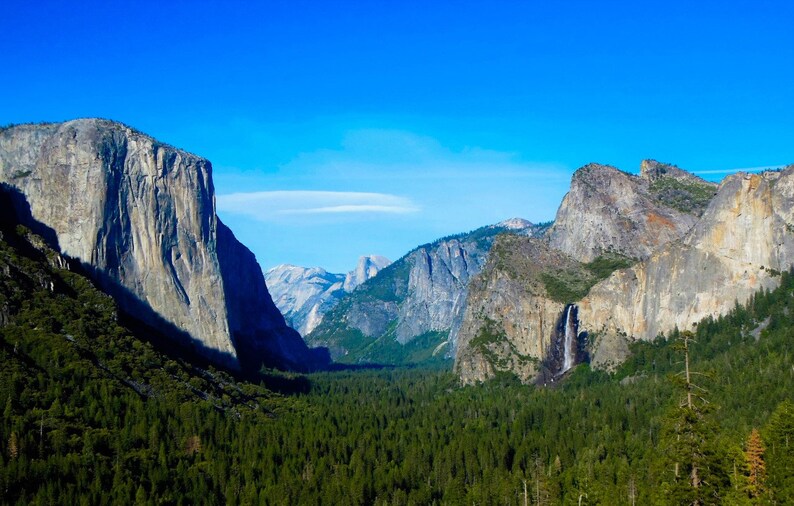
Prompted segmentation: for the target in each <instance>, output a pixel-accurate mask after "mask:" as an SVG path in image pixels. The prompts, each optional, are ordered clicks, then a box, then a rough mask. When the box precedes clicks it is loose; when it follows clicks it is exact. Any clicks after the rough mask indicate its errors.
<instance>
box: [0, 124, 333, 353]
mask: <svg viewBox="0 0 794 506" xmlns="http://www.w3.org/2000/svg"><path fill="white" fill-rule="evenodd" d="M0 182H3V183H5V184H7V185H8V186H9V188H11V189H12V190H13V191H14V193H15V194H16V195H17V197H18V198H17V199H16V202H15V205H16V206H17V208H18V212H19V213H21V215H27V216H28V221H29V223H26V224H28V225H30V226H31V228H33V229H34V231H37V232H40V233H41V235H43V236H44V237H46V238H47V239H48V240H49V241H50V242H52V243H53V245H54V246H55V247H56V249H57V250H59V251H60V252H61V253H62V254H63V255H65V256H66V257H69V258H71V259H73V260H75V261H77V262H79V263H80V264H82V266H83V268H84V269H85V270H86V271H87V272H88V273H89V274H90V275H91V277H92V278H93V279H94V281H95V282H96V283H97V284H98V285H99V286H100V287H101V288H102V289H103V290H105V291H106V292H108V293H110V294H111V295H112V296H113V297H114V298H115V299H116V300H117V301H118V303H119V305H120V308H121V309H122V310H123V311H124V312H125V313H127V314H129V315H131V316H132V317H134V318H136V319H138V320H139V321H141V322H143V323H145V324H147V325H149V326H150V327H152V328H154V329H156V330H158V331H159V332H160V333H161V334H162V335H164V336H167V337H168V338H170V339H175V340H177V341H179V342H181V343H182V344H186V345H189V346H191V347H193V348H195V350H196V351H198V352H199V353H201V354H203V355H205V356H207V357H209V358H210V359H212V360H214V361H215V362H217V363H220V364H223V365H226V366H229V367H239V366H240V358H241V353H240V352H241V350H243V349H244V350H246V353H245V355H246V358H247V359H250V360H251V361H253V362H259V361H260V358H261V360H262V361H264V362H265V363H266V364H268V365H274V366H282V367H288V368H297V369H304V368H309V367H312V366H314V365H316V364H318V363H319V362H322V360H323V359H322V357H321V356H319V354H314V353H312V352H311V351H310V350H309V349H308V348H307V347H306V346H305V344H304V343H303V342H302V340H301V339H300V336H299V335H298V334H297V333H296V332H294V331H293V330H292V329H290V328H289V327H287V325H286V324H285V322H284V319H283V317H282V316H281V314H280V313H279V312H278V310H277V309H276V307H275V306H274V305H273V302H272V300H271V298H270V295H269V294H268V292H267V288H266V287H265V284H264V278H263V276H262V272H261V269H260V268H259V265H258V264H257V263H256V260H255V259H254V256H253V254H252V253H251V252H250V251H248V249H247V248H245V246H243V245H242V244H240V243H239V242H238V241H237V240H236V239H235V237H234V235H233V234H232V232H231V231H230V230H229V229H228V228H227V227H225V226H224V225H223V224H222V223H221V222H220V220H219V219H218V218H217V216H216V214H215V197H214V188H213V184H212V177H211V165H210V163H209V162H208V161H207V160H205V159H202V158H200V157H197V156H194V155H192V154H189V153H186V152H184V151H181V150H178V149H175V148H173V147H170V146H167V145H165V144H162V143H159V142H158V141H156V140H154V139H152V138H151V137H149V136H147V135H144V134H142V133H140V132H137V131H135V130H133V129H131V128H128V127H126V126H124V125H121V124H119V123H115V122H111V121H107V120H99V119H85V120H75V121H69V122H66V123H58V124H39V125H19V126H14V127H10V128H6V129H3V130H2V131H1V132H0ZM252 365H254V366H256V365H255V364H252Z"/></svg>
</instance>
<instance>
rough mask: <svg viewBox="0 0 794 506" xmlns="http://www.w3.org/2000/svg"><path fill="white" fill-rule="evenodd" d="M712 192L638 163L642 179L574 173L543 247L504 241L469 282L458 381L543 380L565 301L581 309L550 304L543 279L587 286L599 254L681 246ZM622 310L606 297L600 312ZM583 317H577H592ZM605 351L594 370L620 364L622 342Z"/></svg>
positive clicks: (640, 253)
mask: <svg viewBox="0 0 794 506" xmlns="http://www.w3.org/2000/svg"><path fill="white" fill-rule="evenodd" d="M715 191H716V185H714V184H713V183H709V182H706V181H704V180H702V179H700V178H698V177H697V176H694V175H692V174H689V173H687V172H685V171H683V170H681V169H678V168H677V167H674V166H672V165H668V164H662V163H659V162H656V161H653V160H646V161H643V162H642V164H641V167H640V175H639V176H634V175H631V174H627V173H624V172H621V171H619V170H618V169H616V168H614V167H609V166H605V165H598V164H590V165H587V166H585V167H582V168H581V169H579V170H577V171H576V173H575V174H574V176H573V178H572V181H571V189H570V191H569V192H568V194H567V195H566V196H565V198H564V199H563V202H562V204H561V205H560V208H559V210H558V212H557V218H556V220H555V222H554V224H553V225H552V227H551V228H550V229H549V231H548V233H547V235H546V238H545V242H543V241H539V240H533V239H520V238H502V239H501V240H499V241H497V243H496V244H495V245H494V247H493V249H492V251H491V255H490V257H489V260H488V264H487V265H486V267H485V268H484V269H483V272H482V274H481V275H480V276H479V277H478V278H476V279H475V280H474V281H472V283H471V286H470V289H469V294H468V301H467V304H466V306H467V309H466V314H465V316H464V318H463V324H462V326H461V330H460V333H459V336H458V339H459V342H458V349H457V354H456V364H455V368H456V371H457V372H458V374H459V375H460V377H461V379H462V381H463V382H464V383H473V382H479V381H483V380H486V379H488V378H490V377H493V375H494V374H496V373H497V372H499V371H509V372H513V373H515V374H517V375H518V376H519V378H521V379H522V381H527V382H528V381H532V380H534V379H535V378H536V377H537V375H538V374H539V373H543V374H544V375H546V374H547V373H548V371H546V369H547V367H546V365H548V364H546V363H545V362H547V361H548V359H549V358H550V350H551V346H552V344H553V343H554V340H555V339H556V338H557V337H558V336H557V334H559V330H558V329H556V326H557V322H558V321H559V319H560V317H561V314H562V312H563V311H564V309H565V303H564V302H567V303H576V302H577V301H576V300H567V301H562V300H560V296H559V295H557V296H556V297H552V296H551V295H550V294H549V293H548V291H547V286H546V285H545V283H544V282H543V280H544V277H546V278H547V279H548V278H556V279H565V278H566V277H568V278H572V279H576V280H583V279H587V278H588V277H589V278H592V276H593V273H592V272H591V271H590V270H589V269H588V268H587V266H586V265H585V263H587V262H592V261H593V260H595V259H597V258H598V257H599V256H602V255H607V256H608V257H614V256H615V254H617V255H622V256H625V257H630V258H634V259H642V258H648V257H649V256H650V255H652V254H653V252H654V251H656V250H658V249H659V248H661V247H663V246H664V245H667V244H674V243H676V242H677V241H679V240H681V238H682V237H684V236H685V234H686V233H687V232H688V231H689V230H690V229H691V228H692V227H693V225H694V224H695V223H696V222H697V221H698V216H699V215H700V214H702V213H703V208H704V207H705V205H706V203H707V202H708V201H709V200H711V199H712V198H713V196H714V193H715ZM614 290H615V291H616V292H620V290H621V286H620V285H619V284H616V285H615V286H614ZM578 297H580V295H579V296H577V298H578ZM731 302H732V299H731ZM620 303H621V302H620V301H618V300H611V301H608V300H606V299H605V300H604V301H603V303H602V304H601V306H599V310H601V311H604V312H609V311H613V310H615V309H614V307H615V305H618V304H620ZM582 313H583V312H582V311H579V319H582V318H587V317H590V316H589V315H590V313H587V312H584V313H585V315H583V314H582ZM580 330H581V331H587V330H591V331H592V330H594V329H593V327H592V326H588V327H581V326H580ZM487 336H491V337H490V338H486V337H487ZM555 336H557V337H555ZM609 344H610V345H609V346H606V345H605V346H602V347H600V348H599V349H600V351H601V353H597V354H596V355H595V357H594V361H595V362H597V363H601V362H603V363H607V362H610V361H611V360H613V359H614V361H617V360H618V359H619V358H620V357H618V355H621V356H625V355H623V354H624V353H625V351H626V350H627V347H626V346H625V342H622V341H614V342H610V343H609ZM599 361H600V362H599Z"/></svg>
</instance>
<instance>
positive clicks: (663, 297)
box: [579, 166, 794, 367]
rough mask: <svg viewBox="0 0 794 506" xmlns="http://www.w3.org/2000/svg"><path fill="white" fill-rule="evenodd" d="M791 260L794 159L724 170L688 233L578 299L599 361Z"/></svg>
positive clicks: (732, 300) (725, 304)
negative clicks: (768, 168)
mask: <svg viewBox="0 0 794 506" xmlns="http://www.w3.org/2000/svg"><path fill="white" fill-rule="evenodd" d="M792 265H794V166H789V167H788V168H787V169H785V170H783V171H782V172H766V173H763V174H742V173H740V174H735V175H732V176H729V177H727V178H726V179H725V180H724V181H723V182H722V184H721V185H720V187H719V191H718V193H717V195H716V197H715V198H714V199H713V200H712V201H711V203H710V205H709V206H708V207H707V208H706V210H705V212H704V213H703V216H702V218H701V219H700V221H698V223H697V224H696V225H695V226H694V227H693V228H692V230H691V231H690V232H689V233H688V234H687V235H686V236H685V237H684V238H683V240H681V241H679V242H676V243H671V244H669V245H667V246H665V247H663V248H661V249H660V250H659V251H657V252H655V253H654V254H652V255H651V256H650V257H649V258H648V259H647V260H645V261H643V262H640V263H638V264H636V265H634V266H632V267H631V268H628V269H625V270H620V271H617V272H615V273H614V274H613V275H612V276H610V277H609V278H608V279H606V280H604V281H603V282H601V283H599V284H597V285H596V286H594V287H593V289H592V290H591V291H590V293H589V294H588V295H587V296H586V297H585V298H584V299H583V300H582V301H581V302H580V311H579V318H580V322H581V326H582V328H583V329H586V330H587V331H588V332H590V333H591V334H595V335H597V336H598V339H597V341H596V346H595V348H594V357H593V358H594V363H595V365H597V366H601V367H610V366H612V365H614V364H615V363H616V362H618V361H619V360H620V359H621V358H622V355H623V354H625V352H626V346H625V340H626V339H629V340H631V339H646V340H648V339H654V338H655V337H656V336H657V335H659V334H662V333H666V332H669V331H671V330H673V329H674V328H679V329H684V328H689V327H690V326H691V325H692V324H693V323H695V322H697V321H699V320H701V319H702V318H704V317H706V316H710V315H711V316H717V315H721V314H725V313H727V312H728V311H729V310H730V309H731V308H733V307H734V305H735V304H736V303H737V302H738V303H739V304H743V303H745V302H746V301H747V300H748V299H749V297H750V296H751V295H752V294H753V293H754V292H756V291H758V290H759V289H762V288H765V289H772V288H774V287H776V286H778V284H779V280H780V277H779V276H780V272H781V271H785V270H788V269H790V268H791V267H792Z"/></svg>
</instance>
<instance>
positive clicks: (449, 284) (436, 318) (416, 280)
mask: <svg viewBox="0 0 794 506" xmlns="http://www.w3.org/2000/svg"><path fill="white" fill-rule="evenodd" d="M486 254H487V249H486V248H483V247H482V246H481V245H478V244H477V243H476V242H469V241H465V240H460V239H449V240H443V241H439V242H438V243H436V244H433V245H428V246H422V247H420V248H417V249H416V250H414V251H412V252H411V253H409V254H408V255H406V256H405V257H403V258H401V259H400V260H398V261H397V262H396V263H395V264H393V266H394V269H393V270H392V271H391V272H389V273H388V275H389V279H384V280H380V281H381V282H385V283H386V284H387V285H388V287H387V289H386V292H385V293H386V295H387V297H385V298H377V297H372V296H371V295H370V294H369V293H368V292H367V290H366V288H367V285H366V284H365V285H363V286H362V287H361V289H360V290H356V291H354V292H353V293H351V294H350V295H349V296H348V298H349V302H350V304H349V306H346V308H345V311H344V313H343V314H339V315H332V319H333V320H334V322H329V323H330V325H331V326H330V327H329V328H328V329H326V328H324V327H323V326H320V327H319V328H318V329H317V330H318V332H316V333H315V334H313V335H312V336H311V339H312V342H313V343H316V344H322V345H327V346H329V347H330V348H331V349H332V350H334V349H338V347H337V346H336V343H334V342H331V341H328V342H326V341H324V340H323V339H325V338H324V336H325V335H326V331H327V334H329V335H330V334H332V332H333V329H334V328H336V327H337V326H338V325H339V324H340V323H341V324H342V325H346V326H348V327H349V328H351V329H355V330H357V331H360V332H361V333H362V334H363V335H364V336H365V337H368V338H373V339H375V338H379V337H381V336H383V335H384V334H386V333H387V332H390V333H391V334H390V336H389V338H390V339H394V340H396V341H397V342H398V343H400V344H405V343H408V342H410V341H411V340H412V339H414V338H415V337H417V336H420V335H422V334H424V333H426V332H432V331H441V332H447V331H450V330H451V329H453V328H454V330H455V331H456V330H457V326H458V325H459V322H460V318H461V317H462V315H463V307H464V304H465V302H466V293H467V289H468V283H469V279H470V278H471V277H472V276H474V275H475V274H477V273H479V272H480V269H481V268H482V265H483V264H484V263H485V257H486ZM383 274H386V271H384V272H383ZM381 275H382V274H381ZM392 278H393V279H392ZM376 279H378V278H376ZM373 281H374V280H373ZM362 289H363V291H361V290H362ZM337 320H338V321H337ZM338 351H339V352H340V353H344V350H341V349H338Z"/></svg>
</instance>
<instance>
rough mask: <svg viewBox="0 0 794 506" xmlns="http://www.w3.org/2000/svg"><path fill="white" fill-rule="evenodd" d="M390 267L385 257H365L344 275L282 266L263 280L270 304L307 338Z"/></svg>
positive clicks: (270, 271) (315, 268) (295, 266)
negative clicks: (344, 301) (346, 297)
mask: <svg viewBox="0 0 794 506" xmlns="http://www.w3.org/2000/svg"><path fill="white" fill-rule="evenodd" d="M389 264H391V261H390V260H389V259H388V258H386V257H384V256H381V255H364V256H361V257H359V259H358V264H357V265H356V268H355V269H353V270H351V271H349V272H348V273H347V274H335V273H332V272H328V271H326V270H325V269H323V268H322V267H300V266H297V265H291V264H281V265H277V266H275V267H273V268H271V269H269V270H268V271H267V273H266V274H265V279H266V280H267V286H268V288H269V290H270V292H271V294H272V296H273V301H274V302H275V304H276V306H277V307H278V308H279V310H280V311H281V312H282V313H283V314H284V317H285V318H286V319H287V322H288V323H289V325H290V326H291V327H293V328H294V329H295V330H297V331H298V332H299V333H300V334H301V335H306V334H308V333H310V332H311V331H312V330H314V329H315V327H317V325H319V324H320V322H322V319H323V315H324V314H325V313H326V312H327V311H328V310H330V309H331V308H332V307H334V306H335V305H336V303H337V302H338V301H339V299H340V298H341V297H342V296H343V295H344V294H345V293H348V292H352V291H353V290H355V289H356V288H357V287H358V286H359V285H360V284H362V283H364V282H365V281H367V280H368V279H371V278H373V277H374V276H375V275H376V274H377V273H378V272H380V271H381V269H383V268H384V267H386V266H388V265H389Z"/></svg>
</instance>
